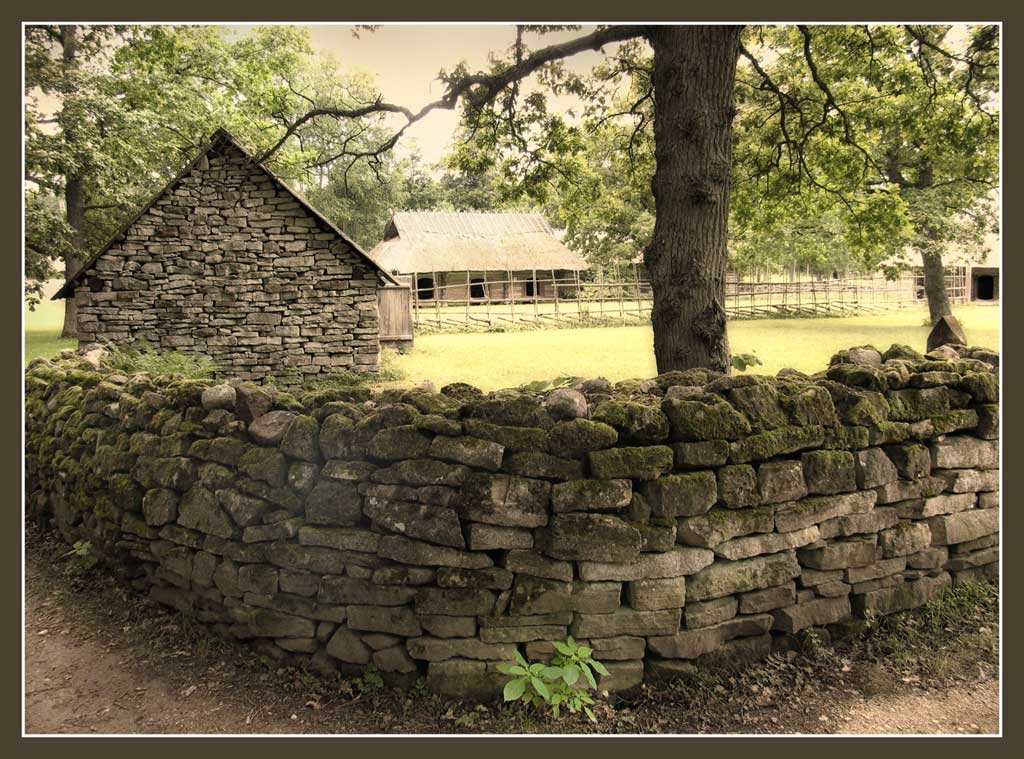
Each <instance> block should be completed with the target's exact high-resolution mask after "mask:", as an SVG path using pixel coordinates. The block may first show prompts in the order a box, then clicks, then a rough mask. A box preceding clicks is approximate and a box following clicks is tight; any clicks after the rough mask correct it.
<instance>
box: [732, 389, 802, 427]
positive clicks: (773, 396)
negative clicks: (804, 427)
mask: <svg viewBox="0 0 1024 759" xmlns="http://www.w3.org/2000/svg"><path fill="white" fill-rule="evenodd" d="M737 379H738V378H737ZM726 396H727V398H728V399H729V402H730V403H731V404H732V405H733V406H734V407H736V409H738V410H739V411H740V412H741V413H742V414H743V415H744V416H745V417H746V418H747V420H748V421H749V422H750V428H751V431H752V432H762V431H764V430H771V429H776V428H778V427H782V426H785V425H786V424H787V419H786V415H785V414H784V413H783V411H782V406H781V405H780V404H779V391H778V389H777V388H776V387H775V385H774V384H770V383H769V382H758V383H754V384H750V385H746V386H745V387H733V388H732V389H730V390H729V391H728V393H727V394H726Z"/></svg>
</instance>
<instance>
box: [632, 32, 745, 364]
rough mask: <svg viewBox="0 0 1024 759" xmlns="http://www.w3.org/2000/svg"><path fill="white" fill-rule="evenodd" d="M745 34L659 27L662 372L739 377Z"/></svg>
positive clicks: (656, 318)
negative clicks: (737, 235)
mask: <svg viewBox="0 0 1024 759" xmlns="http://www.w3.org/2000/svg"><path fill="white" fill-rule="evenodd" d="M739 35H740V27H739V26H659V27H654V28H652V29H651V30H650V31H649V32H648V38H649V40H650V42H651V45H652V47H653V48H654V71H653V74H652V82H653V85H654V99H655V108H654V138H655V166H656V168H655V172H654V179H653V181H652V190H653V193H654V204H655V223H654V233H653V235H652V238H651V242H650V245H648V247H647V248H646V250H645V251H644V264H645V265H646V266H647V270H648V272H649V273H650V280H651V288H652V290H653V291H654V308H653V311H652V314H651V321H652V324H653V327H654V355H655V358H656V359H657V364H658V372H659V373H661V372H667V371H672V370H679V369H689V368H693V367H706V368H708V369H715V370H717V371H722V372H728V371H729V341H728V337H727V335H726V317H725V271H726V264H727V256H728V252H727V251H728V249H727V241H728V222H729V188H730V178H731V168H732V121H733V117H734V116H735V106H734V101H733V87H734V84H735V79H736V59H737V56H738V54H739Z"/></svg>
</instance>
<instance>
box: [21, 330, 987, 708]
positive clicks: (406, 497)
mask: <svg viewBox="0 0 1024 759" xmlns="http://www.w3.org/2000/svg"><path fill="white" fill-rule="evenodd" d="M833 361H834V363H833V364H832V365H831V366H830V367H829V368H828V370H827V371H825V372H822V373H820V374H818V375H814V376H813V377H807V376H805V375H802V374H800V373H798V372H794V371H786V370H784V371H783V372H780V374H779V376H778V377H775V378H764V377H752V376H737V377H728V376H721V375H717V374H714V373H712V372H709V371H706V370H690V371H686V372H673V373H669V374H664V375H661V376H659V377H657V378H655V379H652V380H634V381H627V382H620V383H618V384H617V385H612V384H611V383H609V382H607V381H605V380H588V381H580V382H577V383H575V384H574V385H573V386H572V387H565V388H559V389H556V390H553V391H549V392H546V393H531V392H521V391H503V392H497V393H492V394H489V395H486V394H483V393H481V392H480V391H479V390H476V389H475V388H472V387H470V386H468V385H461V384H456V385H449V386H447V387H444V388H442V390H441V392H432V391H430V390H428V389H413V390H389V391H385V392H379V393H371V392H370V391H369V390H367V389H365V388H350V389H338V390H330V391H319V392H314V393H309V394H306V395H304V396H302V397H301V399H296V398H295V397H293V396H292V395H289V394H285V393H274V392H273V391H271V390H269V389H267V388H261V387H259V386H256V385H254V384H251V383H244V382H232V383H228V384H213V383H212V382H204V381H186V380H181V379H174V378H166V377H151V376H146V375H137V376H134V377H126V376H117V375H113V374H110V373H107V372H97V371H93V370H91V369H89V368H88V366H87V365H86V364H84V363H83V362H81V361H79V360H77V359H71V358H68V359H67V360H63V361H59V362H57V363H50V362H48V361H44V360H38V359H37V360H36V361H34V362H33V363H32V364H31V365H30V368H29V369H28V371H27V375H26V390H27V417H26V419H27V422H26V424H27V441H28V442H27V448H26V465H27V483H28V486H27V492H28V501H29V502H28V504H27V507H28V508H29V510H30V513H31V514H32V515H33V516H35V517H36V518H38V519H40V520H43V521H45V522H48V523H50V524H53V525H54V526H56V528H58V529H59V530H60V531H61V532H62V533H63V534H64V535H65V536H66V538H67V539H68V540H69V541H73V540H89V541H90V542H91V543H92V545H93V546H94V547H95V549H96V550H97V551H98V552H99V553H100V554H101V555H102V556H103V557H104V559H105V560H106V561H107V562H109V563H110V564H111V565H112V566H115V567H117V568H118V569H119V571H121V572H123V573H124V575H125V576H126V577H127V578H128V579H129V580H130V581H131V582H132V584H133V585H135V586H136V587H137V588H138V589H139V590H143V591H145V592H148V593H149V594H150V595H151V596H152V598H154V599H156V600H157V601H160V602H162V603H165V604H169V605H171V606H173V607H175V608H177V609H180V610H182V611H183V612H187V613H189V614H192V615H194V616H195V617H196V618H197V619H199V620H201V621H203V622H207V623H209V624H211V625H214V626H215V627H216V628H217V629H218V630H220V631H221V632H223V633H224V634H226V635H231V636H235V637H237V638H240V639H244V640H249V641H252V644H253V645H254V646H256V647H257V648H258V649H259V650H261V651H263V652H264V653H266V654H269V655H272V656H274V657H278V658H285V657H296V658H300V659H303V660H307V661H308V663H310V664H311V665H313V666H315V667H318V668H322V669H341V670H342V671H345V672H350V671H357V670H360V669H362V668H364V667H366V666H368V665H371V664H372V665H374V666H375V667H377V668H378V669H379V670H380V671H382V672H383V673H385V674H386V676H387V677H388V678H392V679H394V680H396V681H398V682H409V681H412V680H413V679H415V678H417V677H419V676H425V677H426V682H427V683H428V685H429V686H430V687H431V688H433V689H435V690H436V691H438V692H441V693H447V694H456V695H466V696H470V697H474V698H487V697H490V696H493V695H495V694H496V692H498V689H499V688H500V685H501V675H499V674H498V673H497V671H496V665H497V664H498V663H499V662H502V661H508V660H510V659H512V657H513V654H514V652H515V651H516V650H517V649H519V650H521V651H522V652H523V653H525V654H526V655H527V656H528V657H530V658H533V659H538V658H544V657H547V656H549V655H550V654H551V652H552V647H551V642H552V641H556V640H563V639H564V638H565V637H566V635H568V634H570V633H571V634H572V635H573V636H575V637H576V638H577V639H582V640H586V641H588V642H589V645H591V646H592V647H593V649H594V652H595V656H596V657H597V658H598V659H600V660H602V661H604V662H605V663H606V664H607V666H608V669H609V675H608V676H607V677H606V678H605V679H604V680H603V681H602V684H601V687H602V688H605V689H608V690H615V689H621V688H629V687H632V686H635V685H636V684H638V683H640V682H641V681H642V680H644V679H650V680H656V679H658V678H666V677H672V676H675V675H678V674H681V673H684V672H687V671H689V670H691V669H692V668H693V667H694V666H695V665H697V664H699V663H700V662H702V661H703V660H705V659H706V657H712V656H721V655H725V656H730V657H740V658H742V657H759V656H764V655H767V654H768V653H769V652H770V651H772V650H773V647H780V646H785V645H787V643H788V642H791V641H792V640H793V638H792V636H793V635H794V634H796V633H800V632H801V631H804V630H807V629H810V628H822V629H832V630H836V628H835V627H834V626H836V625H839V626H842V625H844V624H845V623H847V622H849V621H850V620H853V619H856V618H862V617H865V616H868V615H870V614H875V613H877V614H887V613H890V612H896V611H901V610H905V609H910V608H913V607H915V606H919V605H921V604H923V603H925V602H927V601H928V600H929V599H932V598H934V597H935V596H936V595H938V594H939V593H941V592H942V591H943V589H945V588H947V587H949V586H950V585H951V584H952V583H958V582H964V581H972V580H981V579H986V578H992V577H994V576H995V574H996V571H997V566H998V564H997V559H998V554H999V547H998V532H999V509H998V506H999V490H998V488H999V477H998V474H999V470H998V467H999V449H998V445H999V443H998V436H999V429H998V418H999V415H998V405H997V404H998V399H999V388H998V373H997V370H996V368H995V366H996V364H997V363H998V357H997V356H996V355H994V354H991V353H988V352H985V351H979V350H971V349H967V348H962V349H961V350H960V351H959V352H957V351H954V350H952V349H949V348H946V349H943V350H942V351H940V352H938V353H932V354H929V355H928V356H921V355H920V354H917V353H915V352H914V351H912V350H910V349H909V348H905V347H900V346H893V347H892V348H891V349H889V350H888V351H886V352H885V353H884V354H880V353H879V352H878V351H876V350H874V349H871V348H858V349H853V350H850V351H845V352H843V353H841V354H838V355H837V356H836V357H835V358H834V359H833Z"/></svg>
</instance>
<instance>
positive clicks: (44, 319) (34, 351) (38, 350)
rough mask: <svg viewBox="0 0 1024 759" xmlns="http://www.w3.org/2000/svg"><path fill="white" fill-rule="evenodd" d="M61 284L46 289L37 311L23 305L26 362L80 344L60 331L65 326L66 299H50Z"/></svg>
mask: <svg viewBox="0 0 1024 759" xmlns="http://www.w3.org/2000/svg"><path fill="white" fill-rule="evenodd" d="M59 284H60V283H56V285H50V286H48V287H47V288H46V289H45V291H44V294H43V301H42V303H40V304H39V305H38V306H36V310H35V311H29V310H28V306H24V307H23V308H24V313H25V317H24V326H25V363H26V364H28V362H29V361H31V360H32V359H34V358H36V357H37V356H44V357H46V358H49V357H50V356H55V355H57V354H58V353H59V352H60V351H62V350H64V349H65V348H74V347H75V346H77V345H78V341H77V340H66V339H64V338H62V337H61V336H60V331H61V329H63V327H64V301H62V300H50V296H51V295H53V293H54V292H56V289H57V286H58V285H59Z"/></svg>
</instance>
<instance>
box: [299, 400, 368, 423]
mask: <svg viewBox="0 0 1024 759" xmlns="http://www.w3.org/2000/svg"><path fill="white" fill-rule="evenodd" d="M309 413H310V416H312V417H313V418H314V419H316V420H317V421H318V422H323V421H324V419H326V418H327V417H329V416H330V415H331V414H341V415H342V416H346V417H348V418H349V419H351V420H352V422H353V423H355V422H358V421H359V420H360V419H362V418H363V417H364V416H366V412H365V410H364V409H363V408H361V407H360V406H357V405H356V404H354V403H349V402H347V401H331V402H330V403H325V404H324V405H322V406H317V407H316V408H314V409H313V410H312V411H310V412H309Z"/></svg>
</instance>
